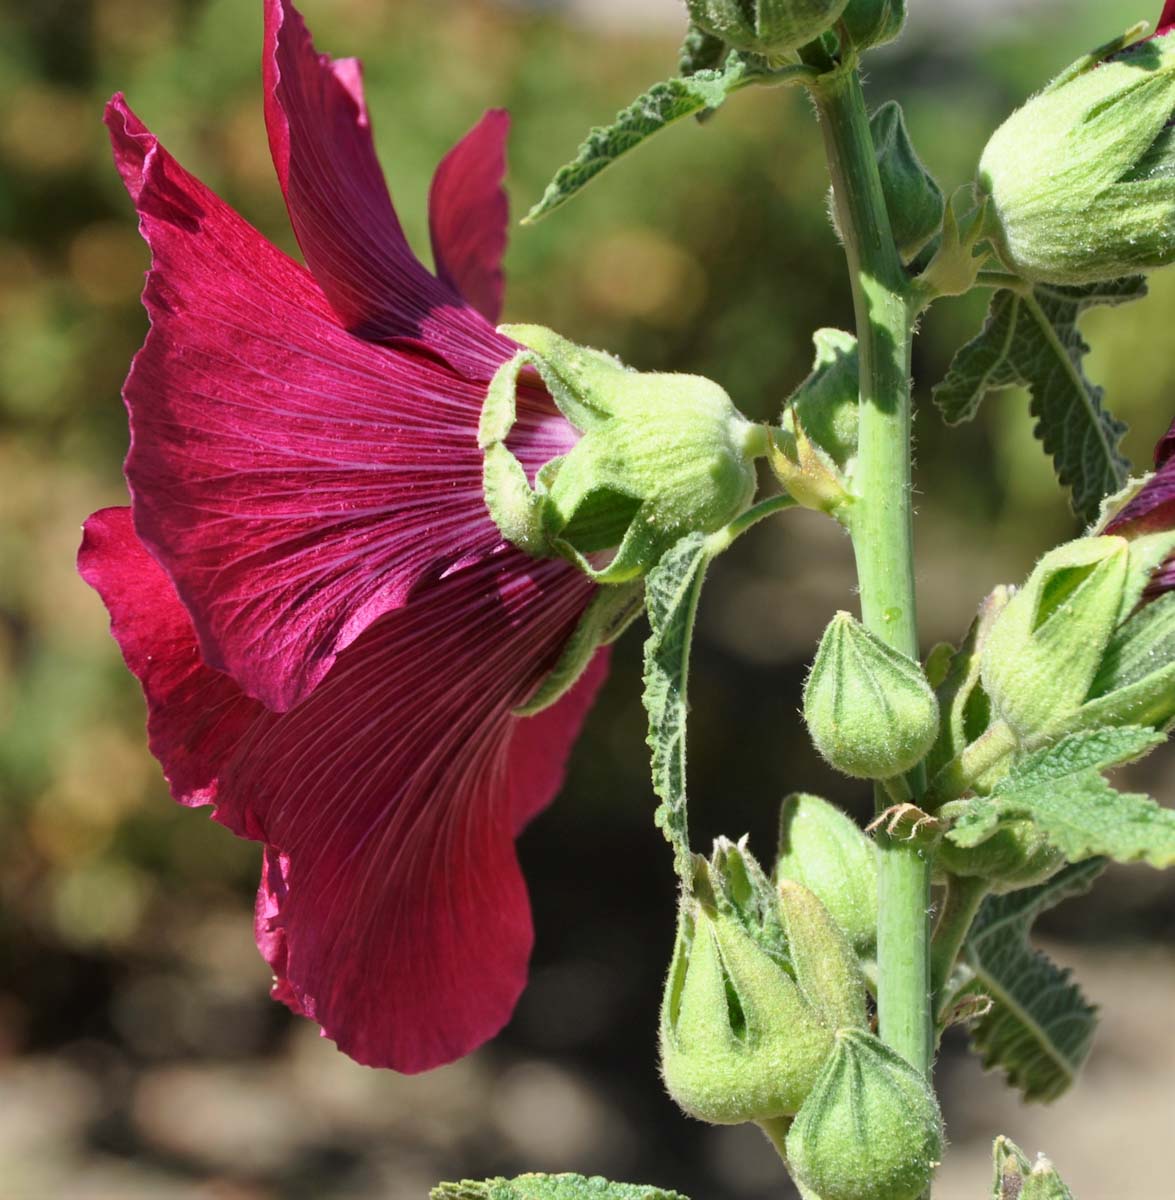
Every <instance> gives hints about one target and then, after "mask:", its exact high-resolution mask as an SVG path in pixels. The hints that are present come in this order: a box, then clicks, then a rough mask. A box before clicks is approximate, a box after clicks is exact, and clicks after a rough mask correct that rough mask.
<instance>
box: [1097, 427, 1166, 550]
mask: <svg viewBox="0 0 1175 1200" xmlns="http://www.w3.org/2000/svg"><path fill="white" fill-rule="evenodd" d="M1155 468H1156V469H1155V473H1154V474H1153V475H1152V476H1151V477H1150V479H1148V480H1147V482H1146V484H1145V486H1144V487H1143V488H1142V490H1141V491H1140V492H1139V493H1138V495H1137V496H1135V497H1134V499H1133V500H1131V501H1130V503H1129V504H1127V505H1126V506H1125V507H1124V508H1123V509H1122V511H1121V512H1119V513H1118V514H1117V515H1116V516H1115V517H1114V518H1113V520H1111V521H1110V522H1109V524H1108V525H1107V526H1106V529H1105V532H1106V533H1111V534H1125V535H1130V534H1144V533H1159V532H1162V531H1163V530H1167V529H1175V421H1172V423H1171V427H1170V428H1169V429H1168V430H1167V432H1166V433H1165V434H1164V435H1163V437H1162V438H1160V439H1159V443H1158V445H1157V446H1156V447H1155Z"/></svg>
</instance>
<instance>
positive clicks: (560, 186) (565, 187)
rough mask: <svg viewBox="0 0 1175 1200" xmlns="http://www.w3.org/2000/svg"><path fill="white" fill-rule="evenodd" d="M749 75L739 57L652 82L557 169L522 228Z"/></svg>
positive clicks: (744, 81) (747, 79)
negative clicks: (658, 81) (654, 135)
mask: <svg viewBox="0 0 1175 1200" xmlns="http://www.w3.org/2000/svg"><path fill="white" fill-rule="evenodd" d="M752 78H753V72H752V71H751V70H750V69H749V68H748V66H747V63H746V61H745V60H744V59H743V58H741V57H740V56H739V55H737V54H732V55H730V57H729V58H727V60H726V63H725V65H724V66H722V67H721V68H719V69H715V70H703V71H695V72H694V73H693V74H692V75H689V76H686V77H684V78H678V79H669V80H666V81H665V82H664V83H655V84H654V85H653V86H652V87H651V88H649V90H648V91H647V92H645V94H644V95H643V96H639V97H637V99H636V100H634V101H633V102H632V103H631V104H630V105H629V106H628V107H627V108H626V109H623V110H622V111H621V112H619V113H617V114H616V120H615V121H613V122H612V124H611V125H605V126H601V127H597V128H596V129H593V130H592V131H591V133H589V134H588V136H587V140H586V141H585V142H584V143H583V145H582V146H580V148H579V152H578V153H577V154H576V156H575V158H574V159H573V160H572V161H571V162H569V163H567V164H566V166H563V167H560V168H559V170H558V171H557V172H556V174H555V178H554V179H552V180H551V182H550V183H549V184H548V185H547V190H546V191H545V192H544V193H543V197H542V199H541V200H540V201H539V202H538V203H537V204H536V205H535V206H534V207H533V208H532V209H531V210H530V212H529V213H527V214H526V217H525V218H524V220H523V224H524V225H529V224H533V223H534V222H535V221H538V220H540V219H541V218H542V217H545V216H546V215H547V214H548V213H550V212H553V211H554V210H555V209H556V208H558V207H559V206H560V205H562V204H566V203H567V201H568V200H570V199H571V197H572V196H574V195H575V193H576V192H578V191H579V190H580V189H581V188H583V187H584V186H586V185H587V184H588V183H590V182H591V181H592V180H593V179H595V177H596V176H597V175H598V174H599V173H600V172H601V171H603V170H604V169H605V168H606V167H610V166H611V165H612V164H613V163H614V162H615V161H616V160H617V159H618V158H619V157H620V156H621V155H622V154H627V153H628V152H629V151H630V150H632V149H634V148H635V147H636V146H639V145H640V144H641V142H643V141H645V139H646V138H650V137H652V136H653V134H655V133H659V132H660V131H661V130H662V129H664V128H665V127H666V126H667V125H672V124H673V122H674V121H680V120H681V119H682V117H688V116H691V115H692V114H694V113H700V112H705V111H709V110H713V109H715V108H717V107H718V106H719V105H720V104H722V102H723V101H724V100H725V99H726V97H727V96H729V95H730V93H731V92H733V91H736V90H737V89H738V88H740V87H745V86H746V85H747V84H748V83H750V82H751V80H752Z"/></svg>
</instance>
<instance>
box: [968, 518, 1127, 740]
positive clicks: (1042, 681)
mask: <svg viewBox="0 0 1175 1200" xmlns="http://www.w3.org/2000/svg"><path fill="white" fill-rule="evenodd" d="M1129 563H1130V554H1129V547H1128V545H1127V543H1126V541H1125V540H1124V539H1122V538H1120V537H1095V538H1080V539H1078V540H1077V541H1075V542H1068V543H1066V544H1065V545H1064V546H1059V547H1058V548H1057V549H1056V550H1053V551H1051V552H1050V553H1048V554H1046V555H1045V556H1044V558H1042V559H1041V560H1040V562H1039V563H1038V564H1037V566H1036V569H1035V570H1034V571H1033V572H1032V574H1031V575H1030V576H1029V577H1028V582H1027V583H1026V584H1025V586H1024V588H1023V590H1022V591H1020V592H1018V593H1017V594H1016V595H1015V596H1013V597H1012V599H1011V601H1010V602H1009V603H1008V605H1007V607H1006V608H1005V609H1004V610H1003V612H1001V613H1000V615H999V618H998V619H997V621H996V623H995V625H994V626H993V627H992V630H991V633H990V634H989V635H988V639H987V644H986V645H985V646H984V649H983V658H982V666H981V675H982V679H983V687H984V690H985V691H986V693H987V695H988V697H989V698H990V699H991V703H992V707H993V708H994V710H995V711H996V713H997V714H998V715H999V716H1000V717H1001V718H1002V719H1003V720H1004V721H1006V722H1007V723H1008V725H1009V726H1010V727H1011V728H1012V729H1013V730H1014V731H1015V732H1016V733H1017V735H1019V736H1020V737H1030V736H1033V735H1035V734H1038V733H1043V732H1046V731H1048V730H1050V729H1052V728H1055V727H1056V726H1057V725H1058V723H1059V722H1060V721H1061V720H1062V719H1064V718H1065V717H1067V716H1069V715H1070V714H1072V713H1074V712H1076V711H1077V709H1078V708H1080V706H1081V704H1082V702H1083V701H1084V700H1085V698H1086V696H1087V694H1088V692H1089V689H1090V685H1091V684H1092V683H1093V681H1094V678H1095V677H1096V675H1097V673H1098V668H1099V666H1100V665H1101V662H1102V659H1103V656H1104V654H1105V651H1106V646H1107V644H1108V643H1109V641H1110V638H1111V636H1112V634H1113V632H1114V628H1115V626H1116V625H1117V623H1118V619H1119V616H1120V613H1121V608H1122V601H1123V595H1124V591H1125V586H1126V580H1127V571H1128V567H1129Z"/></svg>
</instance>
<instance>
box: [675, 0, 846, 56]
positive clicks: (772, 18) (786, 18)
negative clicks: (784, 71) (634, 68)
mask: <svg viewBox="0 0 1175 1200" xmlns="http://www.w3.org/2000/svg"><path fill="white" fill-rule="evenodd" d="M685 3H686V7H687V8H688V9H689V13H690V19H691V20H692V21H693V23H694V24H695V25H696V26H697V27H698V28H699V29H702V30H705V32H706V33H709V34H712V35H713V36H714V37H719V38H721V39H722V40H723V41H724V42H725V43H726V44H727V45H728V46H733V47H734V49H736V50H749V51H750V52H752V53H754V54H762V55H766V56H767V57H768V58H771V57H774V56H776V55H779V54H785V53H787V52H788V51H789V50H798V49H799V48H800V47H801V46H803V45H805V44H806V43H807V42H810V41H812V40H813V39H814V38H817V37H819V36H820V34H822V33H823V32H824V31H825V30H826V29H828V28H830V27H831V26H832V25H833V24H834V23H835V21H836V19H837V17H839V16H840V15H841V13H842V12H843V11H844V7H845V4H846V3H847V0H685Z"/></svg>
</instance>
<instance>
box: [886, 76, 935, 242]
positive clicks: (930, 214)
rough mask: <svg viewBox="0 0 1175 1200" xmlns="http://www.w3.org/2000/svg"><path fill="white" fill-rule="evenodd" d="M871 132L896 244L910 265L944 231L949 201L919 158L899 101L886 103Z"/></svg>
mask: <svg viewBox="0 0 1175 1200" xmlns="http://www.w3.org/2000/svg"><path fill="white" fill-rule="evenodd" d="M869 128H870V130H871V131H872V133H873V144H874V145H875V146H876V148H877V171H878V174H879V176H880V177H881V191H882V193H883V195H884V196H885V207H886V211H887V212H888V213H889V220H890V226H891V228H892V229H893V235H894V242H895V243H896V245H897V248H898V252H899V253H900V254H901V256H902V260H903V261H904V262H909V261H910V260H911V259H912V258H914V257H915V256H916V255H917V254H918V251H919V250H921V249H922V247H923V246H925V245H926V243H927V242H929V241H930V239H931V238H932V237H934V235H935V234H936V233H938V231H939V229H940V228H941V226H942V221H943V214H944V212H945V211H946V200H945V199H944V197H943V194H942V188H940V187H939V186H938V184H937V183H936V182H935V179H934V176H933V175H931V173H930V172H929V171H928V170H927V169H926V167H925V166H923V164H922V160H921V159H920V158H919V157H918V152H917V151H916V150H915V149H914V143H913V141H912V140H911V139H910V132H909V130H908V129H907V128H906V118H905V115H904V114H903V113H902V106H901V105H900V104H898V102H897V101H896V100H889V101H887V102H886V103H885V104H883V105H882V106H881V107H880V108H879V109H878V110H877V111H876V112H875V113H874V114H873V116H872V117H871V118H870V119H869Z"/></svg>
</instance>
